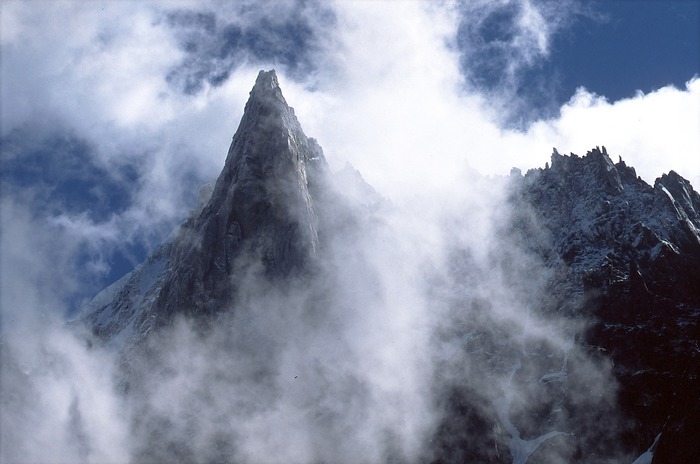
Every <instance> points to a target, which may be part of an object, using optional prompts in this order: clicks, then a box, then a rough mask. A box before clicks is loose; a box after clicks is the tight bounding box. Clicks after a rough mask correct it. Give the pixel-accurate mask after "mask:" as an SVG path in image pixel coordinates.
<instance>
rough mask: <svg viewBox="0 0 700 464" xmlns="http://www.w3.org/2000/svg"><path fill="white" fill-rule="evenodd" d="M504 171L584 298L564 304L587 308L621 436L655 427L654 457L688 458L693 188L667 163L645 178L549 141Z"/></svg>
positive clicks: (694, 406)
mask: <svg viewBox="0 0 700 464" xmlns="http://www.w3.org/2000/svg"><path fill="white" fill-rule="evenodd" d="M512 177H513V181H514V185H515V187H514V193H513V201H515V202H525V203H526V204H528V205H530V207H531V208H532V209H533V210H534V211H535V214H536V217H537V218H538V220H539V221H540V223H541V225H542V226H543V227H544V228H545V229H546V230H547V231H548V232H549V234H551V245H552V249H551V250H547V251H549V252H550V261H551V262H553V264H552V265H553V266H558V267H559V268H560V269H563V270H564V272H563V273H562V274H560V277H559V279H560V282H559V285H558V286H557V285H556V284H555V285H553V287H554V288H558V289H559V290H560V291H561V292H562V297H563V298H569V297H574V296H575V297H579V296H580V297H581V298H582V300H581V301H582V304H579V305H576V306H577V307H574V308H570V309H573V310H574V311H582V312H584V313H588V314H590V315H591V316H593V318H594V319H593V320H594V321H595V322H594V323H593V324H592V326H591V327H590V329H589V331H588V334H587V337H586V338H587V339H586V342H587V343H589V344H590V345H591V346H593V347H596V348H597V349H598V350H600V352H602V353H604V354H605V356H609V357H610V358H611V359H612V362H613V365H614V373H615V376H616V378H617V379H618V381H619V385H620V389H619V392H618V399H619V403H620V406H621V408H622V410H623V411H624V413H625V414H626V416H627V418H628V421H627V422H626V425H625V427H624V428H623V430H622V431H621V439H622V440H623V442H624V443H625V445H626V446H628V447H629V448H630V449H642V448H643V447H644V444H645V443H646V444H647V445H648V444H650V443H652V442H654V438H655V436H656V435H657V434H660V439H659V441H658V444H657V446H656V453H655V455H654V462H693V461H694V460H695V459H697V458H698V457H699V456H700V444H698V443H699V442H698V441H697V440H696V439H695V438H694V437H697V436H698V434H699V433H700V420H698V418H700V379H699V378H698V374H700V372H699V370H700V346H699V343H700V325H699V322H700V318H699V317H700V214H699V213H700V195H698V193H697V192H695V191H694V190H693V188H692V186H691V185H690V183H689V182H688V181H687V180H685V179H684V178H682V177H681V176H679V175H678V174H677V173H675V172H673V171H671V172H670V173H669V174H665V175H663V176H662V177H660V178H658V179H656V182H655V183H654V186H653V187H652V186H650V185H648V184H647V183H646V182H644V181H643V180H642V179H641V178H639V177H638V176H637V175H636V173H635V171H634V168H632V167H629V166H627V165H626V164H625V163H624V161H622V160H620V161H618V162H617V163H613V162H612V161H611V159H610V157H609V156H608V154H607V152H606V149H605V147H603V148H602V150H601V149H598V148H596V149H594V150H592V151H590V152H588V153H587V154H586V156H584V157H578V156H576V155H573V154H572V155H571V156H563V155H560V154H559V153H558V152H557V151H556V150H554V153H553V154H552V162H551V166H549V165H548V166H546V167H545V168H544V169H536V170H531V171H528V172H527V173H526V175H525V176H524V177H521V176H518V175H517V173H514V175H513V176H512ZM545 254H546V253H545ZM552 257H553V258H554V259H552ZM557 260H561V262H558V263H556V262H555V261H557ZM562 289H564V290H562Z"/></svg>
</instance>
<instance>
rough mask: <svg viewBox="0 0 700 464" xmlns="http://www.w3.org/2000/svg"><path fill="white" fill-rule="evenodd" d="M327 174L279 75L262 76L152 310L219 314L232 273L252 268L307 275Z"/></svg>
mask: <svg viewBox="0 0 700 464" xmlns="http://www.w3.org/2000/svg"><path fill="white" fill-rule="evenodd" d="M326 174H327V164H326V161H325V158H324V156H323V152H322V151H321V148H320V146H319V145H318V144H317V143H316V141H315V140H314V139H310V138H308V137H307V136H306V135H305V134H304V132H303V130H302V129H301V126H300V124H299V121H298V120H297V118H296V116H295V114H294V110H293V109H292V108H291V107H290V106H288V105H287V102H286V101H285V99H284V97H283V96H282V91H281V90H280V87H279V83H278V81H277V76H276V74H275V71H274V70H271V71H267V72H265V71H261V72H260V74H259V75H258V78H257V80H256V82H255V86H254V87H253V90H252V91H251V92H250V98H249V100H248V102H247V103H246V106H245V111H244V114H243V117H242V119H241V122H240V125H239V127H238V130H237V131H236V133H235V135H234V136H233V141H232V143H231V147H230V148H229V151H228V156H227V158H226V163H225V165H224V168H223V170H222V172H221V174H220V175H219V177H218V179H217V181H216V184H215V186H214V190H213V193H212V196H211V198H210V199H209V201H208V203H207V204H206V206H204V208H203V209H202V210H201V212H200V213H199V214H198V215H197V216H196V217H193V218H191V219H190V220H189V221H188V222H187V224H185V225H184V226H183V227H182V229H181V231H180V234H179V236H178V238H177V239H176V241H175V243H174V245H173V251H172V254H171V258H170V262H169V264H168V272H167V274H166V280H165V282H164V285H163V287H162V290H161V293H160V295H159V297H158V299H157V301H156V303H155V305H154V307H153V311H155V312H156V313H157V314H158V317H159V318H160V317H161V315H162V314H165V315H168V314H171V313H172V312H173V311H179V310H184V311H185V312H188V313H211V312H215V311H218V310H220V309H221V307H222V306H225V305H226V304H227V302H229V301H231V298H232V296H233V295H234V294H235V288H233V284H232V281H233V280H234V279H232V278H231V276H232V274H236V273H242V272H245V269H247V268H260V269H262V272H263V273H264V274H265V275H266V276H267V277H268V278H273V279H274V278H284V277H286V276H288V275H290V274H291V273H294V272H302V271H303V269H304V268H305V265H306V264H307V263H308V261H309V260H310V259H311V258H312V257H313V255H314V254H315V253H316V252H317V248H318V230H317V229H318V219H317V214H316V202H317V197H318V196H319V192H318V188H319V186H320V185H321V184H323V178H324V176H325V175H326Z"/></svg>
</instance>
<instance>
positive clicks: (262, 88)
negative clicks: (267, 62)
mask: <svg viewBox="0 0 700 464" xmlns="http://www.w3.org/2000/svg"><path fill="white" fill-rule="evenodd" d="M253 94H258V95H264V94H279V95H280V96H281V95H282V90H281V89H280V84H279V81H278V80H277V73H276V72H275V70H274V69H271V70H269V71H263V70H260V72H259V73H258V77H257V79H256V80H255V85H254V86H253V89H252V90H251V91H250V95H251V96H252V95H253Z"/></svg>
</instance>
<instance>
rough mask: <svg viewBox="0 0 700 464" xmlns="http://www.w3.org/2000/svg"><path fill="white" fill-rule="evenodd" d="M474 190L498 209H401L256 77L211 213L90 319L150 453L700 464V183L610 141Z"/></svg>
mask: <svg viewBox="0 0 700 464" xmlns="http://www.w3.org/2000/svg"><path fill="white" fill-rule="evenodd" d="M472 184H473V187H471V188H472V190H473V191H471V192H470V195H472V198H471V200H470V199H466V200H465V204H466V203H470V201H471V203H473V204H480V203H485V202H486V201H485V199H483V200H484V201H483V202H482V201H481V199H480V197H479V195H483V192H485V191H489V192H491V193H493V192H494V191H499V192H502V194H501V196H498V195H491V196H492V197H494V198H497V199H498V200H496V203H495V204H490V203H488V205H489V207H490V208H491V209H492V210H493V211H487V212H484V209H485V208H483V207H482V208H476V209H475V208H471V209H470V207H468V206H465V208H464V209H463V212H462V213H460V214H456V215H455V214H454V213H453V212H452V213H450V214H452V215H451V216H450V215H448V213H444V214H443V215H442V216H439V215H436V214H432V215H431V214H428V213H429V212H427V211H420V212H418V213H416V214H407V213H406V212H405V211H401V210H399V209H398V208H395V207H393V206H391V205H390V204H388V202H385V201H383V200H381V199H380V198H379V196H378V195H377V194H376V193H375V192H374V191H373V190H372V188H371V187H370V186H369V185H367V184H366V183H364V181H363V180H362V178H361V177H360V176H359V174H358V173H357V172H356V171H354V170H353V169H352V168H349V167H348V168H346V169H345V170H344V171H341V172H340V173H338V174H335V175H334V174H331V173H330V172H329V169H328V167H327V164H326V161H325V158H324V156H323V153H322V151H321V148H320V147H319V145H318V144H317V143H316V141H315V140H313V139H310V138H307V137H306V135H305V134H304V133H303V131H302V129H301V127H300V125H299V122H298V121H297V119H296V117H295V116H294V111H293V110H292V108H290V107H289V106H288V105H287V103H286V102H285V100H284V98H283V96H282V93H281V91H280V88H279V85H278V83H277V78H276V76H275V73H274V71H269V72H261V73H260V74H259V76H258V78H257V81H256V83H255V86H254V88H253V90H252V91H251V93H250V99H249V101H248V103H247V104H246V107H245V113H244V115H243V118H242V120H241V123H240V126H239V128H238V130H237V131H236V134H235V135H234V137H233V142H232V144H231V148H230V149H229V152H228V157H227V159H226V163H225V166H224V168H223V170H222V172H221V174H220V175H219V178H218V179H217V180H216V183H215V184H214V185H213V187H212V186H209V187H206V188H204V189H203V191H202V198H201V204H200V207H199V208H198V210H197V211H195V212H194V213H193V214H192V215H191V216H190V218H189V219H188V220H187V221H186V222H185V223H184V224H182V225H181V226H180V228H179V230H178V231H177V233H176V234H173V235H172V236H171V238H170V239H169V240H168V241H166V243H164V244H163V245H162V246H161V247H160V248H158V249H157V250H156V251H154V253H152V254H151V255H150V256H149V258H148V259H147V261H146V262H144V263H143V264H142V265H140V266H138V267H137V268H136V269H135V270H134V271H133V272H132V273H130V274H129V275H127V276H125V277H124V278H123V279H121V280H120V281H118V282H116V283H115V284H114V285H112V286H111V287H109V288H107V289H106V290H105V291H103V292H102V293H101V294H99V295H98V296H97V297H96V298H95V300H94V301H93V302H92V303H90V305H88V307H87V308H86V310H85V312H84V318H83V320H84V321H85V322H86V323H87V325H88V326H89V327H90V328H91V330H92V333H93V334H94V335H95V336H96V340H98V344H100V345H102V344H104V345H106V346H107V347H111V348H112V349H114V350H115V351H118V352H119V353H121V354H120V356H121V357H120V359H121V366H122V373H121V377H120V380H119V385H120V389H121V391H122V393H121V394H122V395H124V397H125V398H127V402H128V403H129V404H130V405H131V408H132V409H133V410H138V411H140V414H138V415H135V417H134V418H132V421H131V425H130V427H131V433H132V434H133V436H134V437H139V438H138V440H136V439H135V441H136V442H137V443H136V444H135V445H134V449H133V450H132V457H133V459H134V461H137V462H139V461H144V462H146V461H148V462H200V461H201V462H210V461H211V462H289V461H292V462H348V463H352V462H436V463H437V462H441V463H442V462H445V463H447V462H455V463H457V462H459V463H462V462H504V463H505V462H513V463H519V464H523V463H526V462H531V463H534V462H542V463H548V462H552V463H554V462H586V463H589V462H590V463H598V462H632V461H633V460H634V459H635V458H636V457H637V456H640V455H642V453H644V452H645V451H647V450H648V449H649V447H650V446H651V445H652V444H654V448H653V450H652V451H653V461H652V462H655V463H657V462H658V463H664V462H693V461H695V460H697V458H700V449H698V445H697V444H696V443H697V441H696V440H695V437H697V435H698V433H699V432H700V431H698V430H697V429H698V420H697V417H698V413H699V412H700V411H698V407H699V404H700V401H699V400H698V398H699V395H700V389H699V385H698V366H699V365H700V362H699V361H700V359H698V356H699V353H700V352H699V349H698V340H699V339H700V332H699V330H700V328H699V327H700V326H699V325H698V320H699V319H698V316H699V315H700V232H699V230H700V215H699V214H700V196H699V195H698V194H697V193H696V192H695V191H694V190H693V189H692V187H691V186H690V184H689V183H688V182H687V181H686V180H684V179H683V178H682V177H680V176H679V175H678V174H676V173H675V172H671V173H669V174H668V175H664V176H662V177H661V178H659V179H658V180H657V182H656V183H655V185H654V187H651V186H649V185H648V184H646V183H645V182H644V181H642V180H641V179H640V178H638V177H637V176H636V175H635V172H634V169H633V168H631V167H628V166H626V165H625V163H624V162H622V161H620V162H618V163H616V164H615V163H613V162H612V161H611V160H610V158H609V156H608V154H607V153H606V150H605V148H603V149H602V151H601V150H599V149H595V150H593V151H591V152H589V153H588V154H587V155H586V156H584V157H578V156H576V155H571V156H562V155H559V154H558V153H557V152H556V150H555V152H554V154H553V155H552V163H551V166H547V167H546V168H545V169H536V170H531V171H529V172H527V173H526V174H525V175H524V176H522V175H521V174H520V173H519V172H513V173H512V175H511V176H510V178H507V179H474V181H473V182H472ZM474 199H476V200H474ZM436 208H437V206H436ZM486 209H488V208H486ZM445 216H449V217H445ZM455 216H456V217H455ZM426 217H430V218H436V217H437V218H438V219H437V221H439V223H438V224H435V223H431V222H430V221H431V220H432V219H431V220H428V219H426ZM421 221H422V222H421ZM432 230H437V232H434V233H433V232H430V231H432ZM484 231H485V232H484ZM474 237H477V238H474ZM479 237H480V238H479ZM192 327H195V329H194V330H191V328H192ZM260 453H262V454H260ZM650 454H651V452H650ZM645 462H646V461H645Z"/></svg>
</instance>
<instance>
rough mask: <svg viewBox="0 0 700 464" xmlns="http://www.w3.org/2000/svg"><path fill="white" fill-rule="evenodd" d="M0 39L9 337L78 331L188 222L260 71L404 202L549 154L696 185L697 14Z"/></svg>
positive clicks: (60, 25) (530, 16)
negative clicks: (589, 154)
mask: <svg viewBox="0 0 700 464" xmlns="http://www.w3.org/2000/svg"><path fill="white" fill-rule="evenodd" d="M0 21H1V23H0V26H1V27H0V34H1V35H0V46H1V47H2V49H1V53H2V60H0V91H1V94H0V96H1V97H2V100H1V105H0V123H1V125H0V132H1V133H0V136H1V137H2V138H1V139H0V142H1V146H0V150H1V156H2V158H1V160H2V209H1V210H0V213H2V254H1V255H0V259H2V269H1V270H2V273H1V274H0V279H1V288H0V290H1V292H0V294H1V295H2V296H1V298H2V302H1V303H2V309H3V321H4V323H7V322H8V320H7V319H8V317H9V316H8V315H9V314H10V313H11V312H12V311H11V310H12V309H15V310H20V309H22V308H25V307H31V308H33V310H34V312H42V313H43V312H51V313H56V314H61V315H65V314H70V313H72V312H73V311H74V308H75V307H76V306H77V305H78V304H79V302H80V301H82V300H84V299H85V298H89V296H90V295H92V294H94V293H95V292H96V291H98V290H99V289H100V288H102V287H103V286H104V285H106V284H107V283H109V282H111V281H113V280H115V279H116V278H118V277H119V276H120V275H122V274H123V273H124V272H126V271H127V270H129V269H130V268H131V267H133V265H134V264H136V263H138V262H139V261H140V260H141V259H142V258H143V256H144V255H145V253H146V252H147V250H148V249H151V248H152V247H153V246H154V245H156V244H157V243H158V242H159V241H160V240H162V238H163V237H164V236H165V235H167V234H168V233H169V231H170V230H171V229H172V228H173V227H174V226H175V225H176V224H178V222H179V221H181V220H182V219H183V218H184V217H186V215H187V212H188V209H189V208H191V207H192V206H193V204H194V202H195V199H196V192H197V189H198V187H199V186H200V185H202V184H203V183H205V182H207V181H209V180H211V179H213V178H215V176H216V175H217V174H218V172H219V170H220V169H221V167H222V165H223V160H224V158H225V155H226V151H227V149H228V144H229V143H230V138H231V136H232V135H233V132H234V131H235V129H236V126H237V124H238V121H239V119H240V116H241V114H242V110H243V105H244V103H245V101H246V99H247V95H248V92H249V91H250V88H251V86H252V84H253V82H254V78H255V75H256V74H257V71H258V70H259V69H269V68H272V67H274V68H276V69H277V71H278V74H279V76H280V80H281V83H282V86H283V91H284V93H285V96H286V98H287V100H288V101H289V102H290V104H291V105H292V106H294V107H295V109H296V112H297V115H298V116H299V119H300V120H301V123H302V126H303V127H304V129H305V131H306V133H307V134H308V135H310V136H313V137H315V138H317V139H318V140H319V142H320V144H321V145H322V146H323V147H324V151H325V153H326V156H327V157H328V159H329V162H330V164H331V167H332V168H333V169H340V168H342V167H343V165H344V164H345V163H346V162H350V163H352V164H353V165H354V166H356V167H357V168H358V169H359V170H360V171H361V172H362V174H363V175H364V177H365V178H366V179H367V180H368V181H369V182H370V183H371V184H372V185H374V186H375V187H376V188H377V189H378V190H379V191H380V192H382V193H383V194H384V195H386V196H389V197H391V198H392V199H394V200H395V201H397V202H398V203H401V202H402V201H406V202H410V201H411V200H412V199H414V198H415V196H416V195H417V193H416V192H424V193H425V194H429V192H431V191H437V190H446V189H450V188H459V185H460V182H461V181H462V180H463V175H464V173H465V172H468V171H469V170H472V169H475V170H477V171H480V172H482V173H484V174H507V173H508V171H509V170H510V168H511V167H513V166H517V167H519V168H521V169H523V170H526V169H528V168H534V167H541V166H544V164H545V162H547V161H548V160H549V156H550V154H551V148H552V146H556V147H557V148H558V149H559V151H560V152H562V153H568V152H575V153H578V154H583V153H585V151H586V150H588V149H590V148H592V147H594V146H596V145H606V146H607V148H608V151H609V153H611V155H612V156H613V158H615V157H616V156H617V155H620V156H622V158H623V159H624V160H625V161H626V162H627V163H628V164H630V165H632V166H634V167H635V168H636V169H637V172H638V174H640V175H641V176H642V177H643V178H644V179H645V180H646V181H647V182H650V183H652V182H653V180H654V178H655V177H657V176H660V175H661V174H662V173H664V172H667V171H668V170H670V169H674V170H676V171H677V172H679V173H680V174H681V175H683V176H684V177H686V178H688V179H690V180H691V182H692V183H693V185H694V186H695V187H696V188H697V187H698V185H699V184H700V161H699V159H700V155H698V153H700V131H699V130H698V128H699V127H700V81H698V79H697V76H698V75H699V74H700V2H696V1H675V2H674V1H606V2H575V1H536V0H504V1H486V0H483V1H480V0H472V1H464V2H454V1H452V2H447V1H446V2H418V1H406V2H388V1H387V2H381V1H376V2H361V1H352V2H351V1H337V2H321V1H313V0H310V1H297V2H291V1H288V2H282V3H279V2H271V1H264V2H259V1H250V2H247V1H241V2H235V3H234V4H230V3H229V2H217V1H208V2H194V1H189V2H188V1H181V2H175V1H173V2H152V3H149V2H130V1H106V2H99V3H98V2H82V1H80V2H78V1H75V2H70V1H69V2H49V1H47V2H42V1H29V2H19V1H12V0H10V1H5V2H3V3H2V6H0ZM615 160H616V158H615ZM15 313H16V311H15V312H12V314H15Z"/></svg>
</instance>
